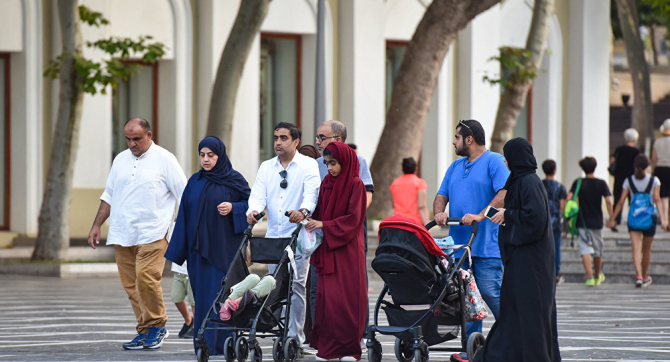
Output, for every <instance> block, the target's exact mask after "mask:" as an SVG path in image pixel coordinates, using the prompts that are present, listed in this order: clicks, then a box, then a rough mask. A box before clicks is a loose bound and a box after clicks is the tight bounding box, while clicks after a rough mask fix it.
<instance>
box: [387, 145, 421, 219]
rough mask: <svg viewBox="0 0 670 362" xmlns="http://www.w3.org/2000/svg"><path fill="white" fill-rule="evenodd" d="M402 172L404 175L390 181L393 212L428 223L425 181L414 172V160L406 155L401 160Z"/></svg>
mask: <svg viewBox="0 0 670 362" xmlns="http://www.w3.org/2000/svg"><path fill="white" fill-rule="evenodd" d="M402 172H403V174H404V175H402V176H400V177H398V178H397V179H395V180H394V181H393V183H391V187H390V188H391V194H392V195H393V214H394V215H403V216H407V217H409V218H411V219H414V220H416V221H417V222H420V223H421V224H423V225H426V224H428V222H429V221H430V220H428V204H427V202H426V189H427V188H428V186H427V185H426V181H424V180H422V179H421V178H419V177H418V176H417V175H415V174H414V172H416V161H414V158H412V157H407V158H404V159H403V160H402Z"/></svg>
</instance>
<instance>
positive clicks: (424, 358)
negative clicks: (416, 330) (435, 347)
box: [414, 342, 428, 362]
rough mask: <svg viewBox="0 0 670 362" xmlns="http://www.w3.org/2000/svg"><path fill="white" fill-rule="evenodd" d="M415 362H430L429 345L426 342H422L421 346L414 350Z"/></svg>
mask: <svg viewBox="0 0 670 362" xmlns="http://www.w3.org/2000/svg"><path fill="white" fill-rule="evenodd" d="M414 360H415V362H428V345H427V344H426V342H421V346H420V347H419V348H416V349H415V350H414Z"/></svg>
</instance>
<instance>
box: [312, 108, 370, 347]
mask: <svg viewBox="0 0 670 362" xmlns="http://www.w3.org/2000/svg"><path fill="white" fill-rule="evenodd" d="M346 140H347V128H346V127H345V126H344V124H343V123H342V122H340V121H335V120H331V121H325V122H323V123H321V125H320V126H319V128H317V130H316V146H317V147H318V148H319V153H322V154H323V150H325V149H326V147H328V145H329V144H330V143H331V142H334V141H338V142H345V141H346ZM357 156H358V163H360V168H359V170H358V174H359V175H358V177H360V179H361V181H363V185H365V191H366V192H365V193H366V195H367V205H366V207H370V203H371V202H372V193H373V192H375V187H374V184H373V183H372V176H371V175H370V169H369V168H368V162H367V161H366V160H365V158H364V157H363V156H361V155H359V154H358V153H357ZM316 163H317V164H318V165H319V174H320V175H321V181H323V179H324V178H325V177H326V175H327V174H328V166H326V164H325V163H324V162H323V156H321V157H319V158H317V159H316ZM367 221H368V220H367V218H366V219H365V222H364V223H363V227H364V235H365V236H364V239H365V254H366V255H367V252H368V222H367ZM311 273H312V286H311V289H310V296H309V305H310V307H311V308H312V310H311V312H312V320H314V304H315V303H316V285H317V279H318V276H317V274H316V272H315V271H314V267H312V271H311ZM365 278H366V280H367V263H366V275H365ZM368 304H369V303H368ZM369 314H370V311H369V305H368V314H366V317H365V325H366V326H367V325H369V323H368V322H369V321H368V319H369V318H370V316H369ZM366 335H367V328H366V332H365V334H364V335H363V337H365V336H366Z"/></svg>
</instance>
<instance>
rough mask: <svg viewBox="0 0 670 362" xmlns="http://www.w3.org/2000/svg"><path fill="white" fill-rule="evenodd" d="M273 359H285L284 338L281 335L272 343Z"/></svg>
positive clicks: (279, 360)
mask: <svg viewBox="0 0 670 362" xmlns="http://www.w3.org/2000/svg"><path fill="white" fill-rule="evenodd" d="M272 359H273V360H274V361H275V362H282V361H283V360H284V340H283V339H282V338H281V337H279V338H277V339H275V342H274V344H272Z"/></svg>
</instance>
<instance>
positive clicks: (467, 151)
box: [456, 144, 470, 156]
mask: <svg viewBox="0 0 670 362" xmlns="http://www.w3.org/2000/svg"><path fill="white" fill-rule="evenodd" d="M456 155H457V156H469V155H470V149H469V148H468V146H467V145H465V144H464V145H463V147H461V148H460V149H459V148H458V147H456Z"/></svg>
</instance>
